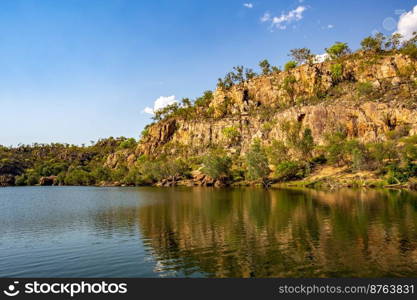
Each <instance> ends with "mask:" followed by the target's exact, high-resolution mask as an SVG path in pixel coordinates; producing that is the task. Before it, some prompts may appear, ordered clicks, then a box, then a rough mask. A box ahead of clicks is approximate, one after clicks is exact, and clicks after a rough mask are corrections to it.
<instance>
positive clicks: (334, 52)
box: [325, 42, 350, 59]
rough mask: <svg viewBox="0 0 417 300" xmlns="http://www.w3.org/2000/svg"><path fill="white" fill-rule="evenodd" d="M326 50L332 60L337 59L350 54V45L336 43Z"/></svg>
mask: <svg viewBox="0 0 417 300" xmlns="http://www.w3.org/2000/svg"><path fill="white" fill-rule="evenodd" d="M325 50H326V52H327V54H328V55H329V56H330V58H332V59H336V58H339V57H342V56H344V55H346V54H349V53H350V49H349V46H348V44H347V43H342V42H336V43H335V44H334V45H333V46H331V47H330V48H326V49H325Z"/></svg>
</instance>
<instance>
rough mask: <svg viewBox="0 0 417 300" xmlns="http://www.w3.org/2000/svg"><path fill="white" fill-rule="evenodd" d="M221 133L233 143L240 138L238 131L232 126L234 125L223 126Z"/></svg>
mask: <svg viewBox="0 0 417 300" xmlns="http://www.w3.org/2000/svg"><path fill="white" fill-rule="evenodd" d="M222 134H223V135H224V136H225V137H226V138H227V140H228V141H229V142H230V143H235V142H237V141H238V140H239V138H240V132H239V130H238V129H237V128H236V127H234V126H231V127H225V128H223V129H222Z"/></svg>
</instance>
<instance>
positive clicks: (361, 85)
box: [357, 82, 374, 95]
mask: <svg viewBox="0 0 417 300" xmlns="http://www.w3.org/2000/svg"><path fill="white" fill-rule="evenodd" d="M357 89H358V92H359V94H360V95H369V94H370V93H372V92H373V90H374V87H373V85H372V83H370V82H358V84H357Z"/></svg>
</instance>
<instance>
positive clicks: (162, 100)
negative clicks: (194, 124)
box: [143, 95, 178, 115]
mask: <svg viewBox="0 0 417 300" xmlns="http://www.w3.org/2000/svg"><path fill="white" fill-rule="evenodd" d="M174 103H178V101H177V99H175V96H174V95H172V96H168V97H164V96H161V97H159V98H158V99H156V100H155V103H154V105H153V108H151V107H145V109H144V110H143V112H144V113H147V114H151V115H153V114H154V113H155V112H156V111H158V110H160V109H162V108H164V107H165V106H168V105H171V104H174Z"/></svg>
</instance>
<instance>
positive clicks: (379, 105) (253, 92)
mask: <svg viewBox="0 0 417 300" xmlns="http://www.w3.org/2000/svg"><path fill="white" fill-rule="evenodd" d="M416 67H417V61H416V60H414V59H411V58H410V57H407V56H404V55H402V54H392V53H391V54H384V55H375V54H372V55H369V54H366V53H361V52H359V53H355V54H352V55H350V56H347V57H345V58H343V59H341V60H337V61H327V62H324V63H320V64H315V65H307V64H306V65H302V66H300V67H298V68H295V69H293V70H290V71H288V72H279V73H274V74H271V75H268V76H258V77H256V78H254V79H253V80H250V81H248V82H245V83H243V84H240V85H235V86H233V87H232V88H230V89H229V90H221V89H217V90H216V91H215V92H214V96H213V99H212V101H211V103H210V104H209V106H208V107H207V108H206V109H207V111H209V112H210V117H209V118H207V117H206V118H196V119H192V120H190V119H186V118H180V117H171V118H168V119H166V120H163V121H160V122H158V123H155V124H152V125H151V126H150V127H149V129H148V132H147V135H146V137H143V138H142V140H141V142H140V143H139V145H138V147H137V149H136V153H135V154H136V156H137V157H138V156H140V155H142V154H147V155H151V156H158V155H160V154H162V153H166V154H172V155H176V154H181V155H184V156H191V155H199V154H202V153H204V152H205V151H206V150H207V149H208V147H210V146H213V145H221V146H223V147H225V148H226V149H228V150H229V151H230V152H231V153H237V154H243V153H245V151H246V150H247V149H248V147H249V145H250V144H251V143H252V140H253V139H254V138H260V139H261V140H262V141H263V143H265V144H268V143H271V141H272V140H274V139H276V140H283V137H284V133H283V131H282V128H281V126H280V124H282V122H284V121H286V120H289V121H296V122H299V123H300V124H301V126H302V127H304V128H307V127H308V128H310V129H311V130H312V133H313V136H314V140H315V142H316V143H317V144H321V143H323V142H324V136H325V134H326V133H327V132H330V131H331V130H334V129H335V128H336V127H337V126H342V127H344V128H345V129H346V130H347V132H348V134H349V136H350V137H355V138H358V139H359V140H361V141H364V142H368V141H375V140H383V139H385V135H384V134H385V133H386V132H388V131H390V130H393V129H395V128H398V127H399V126H404V125H407V127H408V128H410V132H409V134H410V135H412V134H417V100H416V99H417V98H416V97H417V83H416V78H417V77H416V69H417V68H416ZM225 128H230V129H233V130H234V131H235V134H234V136H233V139H231V138H230V136H227V135H226V134H225Z"/></svg>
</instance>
